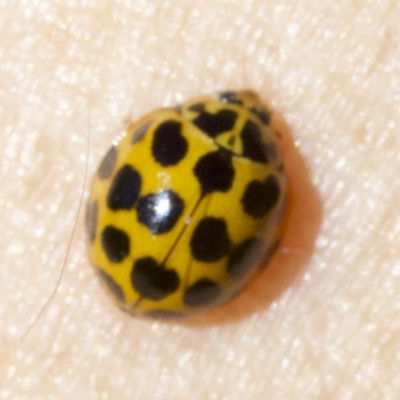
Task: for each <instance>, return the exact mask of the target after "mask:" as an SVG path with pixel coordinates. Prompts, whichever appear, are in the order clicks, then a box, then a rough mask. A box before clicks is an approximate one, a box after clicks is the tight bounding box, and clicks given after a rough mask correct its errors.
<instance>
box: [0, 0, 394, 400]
mask: <svg viewBox="0 0 400 400" xmlns="http://www.w3.org/2000/svg"><path fill="white" fill-rule="evenodd" d="M3 3H4V2H3ZM3 3H0V15H2V19H1V22H0V23H1V33H2V40H1V44H0V57H1V58H0V60H1V64H0V82H2V84H1V86H0V125H1V128H0V131H1V132H2V133H1V135H0V144H1V152H2V161H1V164H0V165H1V168H0V174H1V182H2V186H1V187H2V190H1V193H0V207H1V210H2V213H1V222H2V229H1V230H0V235H1V243H2V245H1V250H0V260H1V265H2V268H1V271H0V274H1V275H0V276H1V279H0V321H1V322H0V340H1V346H0V399H1V400H3V399H21V400H22V399H30V400H31V399H44V398H54V399H71V398H77V399H144V398H145V399H188V398H191V399H230V400H231V399H245V398H246V399H247V398H248V399H274V400H277V399H294V398H296V399H297V398H298V399H367V398H368V399H379V400H382V399H396V398H398V393H399V392H400V376H399V374H398V371H399V370H400V345H399V341H398V335H399V330H400V311H399V309H400V292H399V290H398V288H399V283H400V262H399V260H400V246H399V244H400V243H399V242H400V240H399V239H400V218H399V213H398V211H397V210H398V204H399V203H400V180H399V178H398V171H399V169H400V159H399V156H398V155H399V154H400V135H399V129H400V112H399V101H400V61H399V60H400V54H399V53H400V50H399V46H398V43H400V33H399V29H398V21H399V19H400V6H399V4H398V2H395V1H389V0H388V1H379V0H370V1H354V0H342V1H335V2H333V1H331V2H321V1H313V0H306V1H302V2H297V1H294V0H293V1H291V0H286V1H284V0H281V1H268V2H265V1H261V0H259V1H248V2H243V1H222V0H221V1H201V2H200V1H199V2H189V1H188V2H184V1H179V0H170V1H165V2H156V1H153V2H150V1H132V2H123V1H119V2H114V1H104V2H99V1H94V0H93V1H87V2H73V1H71V2H64V1H60V2H58V1H38V2H32V4H29V5H27V4H25V2H22V1H15V2H13V4H7V5H5V4H3ZM243 3H245V4H243ZM241 88H251V89H254V90H256V91H257V92H259V93H260V94H261V95H262V97H263V98H264V99H265V100H266V102H267V104H269V105H270V106H272V108H273V109H274V111H275V115H274V123H275V124H276V126H277V127H278V130H279V132H280V133H281V135H282V140H281V142H282V149H283V151H284V160H285V165H286V169H287V172H288V175H289V177H290V193H289V206H288V218H287V221H286V228H285V234H284V240H283V243H282V245H281V247H280V248H279V250H278V252H277V254H276V256H275V257H274V259H273V261H272V263H271V264H270V266H269V268H267V270H266V271H265V273H264V274H263V275H262V276H261V278H260V279H259V280H257V281H256V282H255V283H254V284H253V285H252V286H251V287H250V288H249V290H247V291H246V292H245V293H244V294H242V295H241V296H239V297H238V298H237V299H235V300H234V301H232V302H231V303H229V304H228V305H226V306H224V307H221V308H220V309H218V310H216V311H214V312H212V313H209V314H207V315H203V316H201V317H197V318H196V319H194V320H191V321H188V322H187V323H180V324H176V323H163V322H152V321H143V320H138V319H134V318H132V317H130V316H128V315H125V314H123V313H122V312H120V311H119V310H118V309H116V308H115V307H114V306H113V304H112V303H111V302H110V301H109V299H108V298H107V297H106V295H105V294H104V292H103V291H102V290H101V288H100V286H99V284H98V281H97V280H96V279H95V276H94V272H93V271H92V269H91V268H89V265H88V261H87V255H86V249H85V235H84V231H83V216H82V214H81V216H80V217H79V219H78V222H77V229H76V235H75V236H74V239H73V241H72V244H71V249H70V251H69V253H68V255H69V258H68V262H67V265H66V268H65V272H64V275H63V277H62V280H61V283H60V284H59V285H58V291H57V293H56V295H55V296H54V297H53V298H52V300H51V302H50V304H49V306H48V307H47V308H46V309H45V310H44V312H43V314H42V315H41V316H40V318H39V319H38V320H37V321H36V322H35V324H34V326H33V327H32V329H31V330H30V331H29V332H28V333H27V329H28V327H29V325H30V324H31V323H32V322H33V321H34V319H35V317H36V316H37V315H38V313H39V312H40V310H41V309H42V307H43V305H44V303H45V302H46V300H47V299H48V298H49V296H50V295H51V293H52V291H53V289H54V288H55V287H56V286H57V279H58V275H59V273H60V269H61V267H62V264H63V259H64V257H65V254H66V253H67V246H68V241H69V237H70V235H71V232H72V229H73V227H74V225H75V215H76V212H77V208H78V203H79V197H80V195H81V193H82V190H83V189H82V187H83V186H82V185H83V179H84V173H85V169H86V162H87V161H88V168H87V169H88V174H89V176H90V175H91V174H92V173H93V172H94V170H95V169H96V168H97V164H98V162H99V161H100V159H101V157H102V156H103V154H104V153H105V151H106V150H107V149H108V147H109V145H110V143H111V141H112V140H113V139H115V137H116V133H117V132H119V131H121V130H122V129H123V127H124V126H125V125H126V123H127V121H130V120H134V119H136V118H138V117H140V116H141V115H143V114H144V113H146V112H148V111H150V110H152V109H154V108H157V107H160V106H162V105H174V104H175V103H178V102H181V101H183V100H185V99H187V98H190V97H191V96H195V95H199V94H204V93H211V92H215V91H219V90H226V89H241ZM89 134H90V135H89ZM89 136H90V141H89ZM87 149H89V153H90V156H89V159H88V157H87ZM85 193H87V189H85ZM26 333H27V334H26ZM24 334H25V336H24ZM23 336H24V338H22V337H23Z"/></svg>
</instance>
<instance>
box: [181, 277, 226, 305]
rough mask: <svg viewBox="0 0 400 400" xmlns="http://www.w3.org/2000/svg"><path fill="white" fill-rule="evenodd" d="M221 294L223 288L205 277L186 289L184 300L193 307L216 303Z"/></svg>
mask: <svg viewBox="0 0 400 400" xmlns="http://www.w3.org/2000/svg"><path fill="white" fill-rule="evenodd" d="M220 294H221V289H220V287H219V286H218V285H217V284H216V283H215V282H213V281H212V280H210V279H207V278H203V279H200V280H198V281H197V282H195V283H194V284H193V285H191V286H190V287H189V288H187V289H186V291H185V294H184V297H183V302H184V303H185V304H186V305H188V306H192V307H196V306H197V307H198V306H206V305H209V304H213V303H215V302H216V300H217V299H218V297H219V296H220Z"/></svg>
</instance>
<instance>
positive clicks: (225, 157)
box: [193, 147, 235, 196]
mask: <svg viewBox="0 0 400 400" xmlns="http://www.w3.org/2000/svg"><path fill="white" fill-rule="evenodd" d="M193 171H194V174H195V176H196V177H197V179H198V181H199V183H200V186H201V193H202V196H205V195H206V194H209V193H212V192H227V191H228V190H229V189H230V188H231V187H232V182H233V179H234V177H235V170H234V168H233V165H232V154H231V153H230V152H229V151H228V150H226V149H224V148H222V147H221V148H219V149H218V150H217V151H215V152H212V153H207V154H205V155H204V156H202V157H200V159H199V160H198V161H197V164H196V165H195V167H194V169H193Z"/></svg>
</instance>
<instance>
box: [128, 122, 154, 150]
mask: <svg viewBox="0 0 400 400" xmlns="http://www.w3.org/2000/svg"><path fill="white" fill-rule="evenodd" d="M152 123H153V121H147V122H144V123H143V124H142V125H140V126H139V128H137V129H136V131H135V132H134V133H133V135H132V141H131V143H132V144H136V143H139V142H141V141H142V140H143V138H144V137H145V136H146V133H147V132H148V130H149V128H150V125H151V124H152Z"/></svg>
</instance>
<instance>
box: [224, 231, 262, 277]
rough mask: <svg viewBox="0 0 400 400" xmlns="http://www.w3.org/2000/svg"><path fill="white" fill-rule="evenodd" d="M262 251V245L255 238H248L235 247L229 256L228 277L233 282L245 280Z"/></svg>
mask: <svg viewBox="0 0 400 400" xmlns="http://www.w3.org/2000/svg"><path fill="white" fill-rule="evenodd" d="M262 251H263V243H262V241H261V240H260V239H257V238H249V239H246V240H244V241H243V242H242V243H239V244H238V245H236V246H235V247H234V248H233V250H232V252H231V254H230V255H229V260H228V264H227V269H228V274H229V276H230V277H231V278H232V279H235V280H239V279H243V278H245V277H246V276H247V274H248V273H249V272H250V271H251V270H252V269H253V268H254V266H255V265H256V264H257V262H258V261H259V260H260V257H261V254H262Z"/></svg>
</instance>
